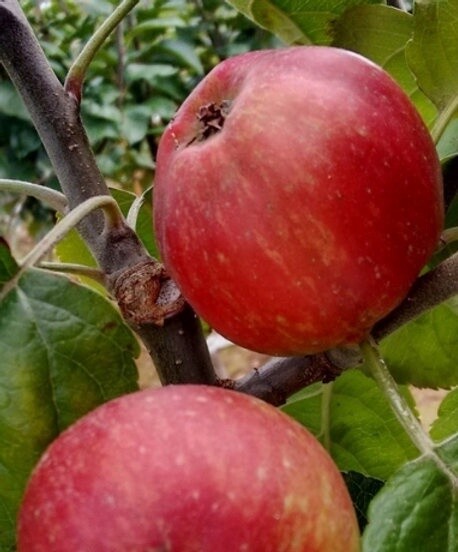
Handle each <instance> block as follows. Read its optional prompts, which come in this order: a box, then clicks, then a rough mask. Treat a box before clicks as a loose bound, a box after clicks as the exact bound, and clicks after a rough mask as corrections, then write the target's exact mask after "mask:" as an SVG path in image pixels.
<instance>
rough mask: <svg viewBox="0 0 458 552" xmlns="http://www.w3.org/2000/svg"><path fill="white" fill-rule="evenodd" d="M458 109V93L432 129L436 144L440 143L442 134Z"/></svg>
mask: <svg viewBox="0 0 458 552" xmlns="http://www.w3.org/2000/svg"><path fill="white" fill-rule="evenodd" d="M457 110H458V95H456V96H455V97H454V98H453V99H452V100H451V101H450V102H449V103H448V104H447V105H446V106H445V109H443V110H442V111H441V112H440V113H439V115H438V117H437V119H436V121H435V123H434V125H433V128H432V129H431V136H432V138H433V140H434V143H435V144H438V143H439V140H440V139H441V137H442V135H443V134H444V131H445V129H446V128H447V125H448V123H449V122H450V120H451V119H452V117H453V115H455V112H456V111H457Z"/></svg>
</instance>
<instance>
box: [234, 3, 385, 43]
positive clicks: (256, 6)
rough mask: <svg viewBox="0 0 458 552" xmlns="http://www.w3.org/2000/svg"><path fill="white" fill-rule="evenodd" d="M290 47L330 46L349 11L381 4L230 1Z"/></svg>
mask: <svg viewBox="0 0 458 552" xmlns="http://www.w3.org/2000/svg"><path fill="white" fill-rule="evenodd" d="M229 3H230V4H232V5H233V6H234V7H235V8H237V9H238V10H239V11H240V12H241V13H243V14H244V15H245V16H247V17H248V18H249V19H251V20H252V21H254V22H255V23H257V24H258V25H259V26H261V27H263V28H265V29H267V30H269V31H271V32H272V33H274V34H275V35H277V36H278V37H279V38H281V39H282V40H283V41H284V42H286V43H287V44H330V43H331V42H332V39H333V32H332V25H333V23H334V22H335V21H337V20H338V18H339V17H340V16H341V15H342V14H343V13H344V12H345V11H346V10H348V9H350V8H352V7H354V6H358V5H361V4H368V3H369V4H379V3H380V2H379V1H378V0H323V1H321V2H316V1H314V0H305V1H304V0H229Z"/></svg>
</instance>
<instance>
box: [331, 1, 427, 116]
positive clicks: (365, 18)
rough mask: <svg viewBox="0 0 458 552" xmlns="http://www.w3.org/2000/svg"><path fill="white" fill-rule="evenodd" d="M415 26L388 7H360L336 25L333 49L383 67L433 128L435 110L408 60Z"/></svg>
mask: <svg viewBox="0 0 458 552" xmlns="http://www.w3.org/2000/svg"><path fill="white" fill-rule="evenodd" d="M413 23H414V18H413V16H412V15H410V14H408V13H406V12H403V11H401V10H398V9H395V8H391V7H389V6H383V5H375V6H374V5H365V6H357V7H355V8H352V9H351V10H348V11H347V12H345V13H344V14H343V15H342V17H340V18H339V19H338V20H337V21H336V24H335V26H334V33H335V34H334V41H333V46H338V47H341V48H346V49H347V50H352V51H353V52H357V53H359V54H361V55H363V56H365V57H367V58H368V59H371V60H372V61H374V62H375V63H377V64H378V65H380V66H381V67H383V68H384V69H385V70H386V71H387V72H388V73H390V75H391V76H392V77H393V78H394V79H395V80H396V82H397V83H398V84H399V85H400V86H401V87H402V88H403V89H404V91H405V92H406V93H407V94H408V96H409V97H410V99H411V101H412V102H413V103H414V104H415V106H416V108H417V109H418V111H419V112H420V114H421V115H422V117H423V119H424V120H425V122H426V123H427V124H429V125H431V124H432V122H433V121H434V119H435V117H436V115H437V112H436V109H435V107H434V105H433V104H432V103H431V101H430V100H429V99H428V98H427V97H426V96H425V95H424V94H423V93H422V92H421V91H420V89H419V88H418V84H417V82H416V80H415V77H414V75H413V73H412V72H411V70H410V69H409V67H408V65H407V62H406V57H405V50H406V45H407V43H408V42H409V40H410V39H411V37H412V34H413Z"/></svg>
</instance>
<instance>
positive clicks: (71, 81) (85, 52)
mask: <svg viewBox="0 0 458 552" xmlns="http://www.w3.org/2000/svg"><path fill="white" fill-rule="evenodd" d="M139 1H140V0H123V1H122V2H121V3H120V4H119V6H118V7H117V8H116V9H115V10H114V11H113V13H112V14H111V15H110V16H109V17H108V18H107V19H106V20H105V21H104V22H103V23H102V25H101V26H100V27H99V28H98V29H97V30H96V32H95V33H94V34H93V35H92V37H91V38H90V40H89V41H88V42H87V43H86V45H85V46H84V48H83V49H82V50H81V52H80V54H79V55H78V57H77V58H76V59H75V61H74V62H73V63H72V65H71V67H70V69H69V71H68V74H67V77H66V79H65V83H64V88H65V90H66V91H67V92H68V93H70V94H72V95H73V96H74V97H75V99H76V100H77V102H78V103H80V101H81V88H82V85H83V80H84V75H85V74H86V72H87V69H88V67H89V65H90V63H91V62H92V60H93V59H94V57H95V56H96V54H97V52H98V51H99V50H100V48H101V47H102V46H103V44H104V42H105V40H106V39H107V38H108V37H109V36H110V34H111V33H112V32H113V30H114V29H115V28H116V27H117V26H118V25H119V23H121V21H122V20H123V19H124V18H125V17H126V15H127V14H128V13H129V12H130V11H131V10H132V9H133V8H134V7H135V6H136V5H137V4H138V2H139Z"/></svg>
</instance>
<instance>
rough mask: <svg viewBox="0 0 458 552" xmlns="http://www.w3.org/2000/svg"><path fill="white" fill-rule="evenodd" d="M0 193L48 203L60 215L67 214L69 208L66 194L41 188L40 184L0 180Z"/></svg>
mask: <svg viewBox="0 0 458 552" xmlns="http://www.w3.org/2000/svg"><path fill="white" fill-rule="evenodd" d="M0 191H2V192H13V193H15V194H24V195H27V196H31V197H35V198H37V199H39V200H40V201H43V202H44V203H47V204H48V205H50V206H51V207H52V208H53V209H55V210H56V211H58V212H59V213H65V211H66V210H67V207H68V202H67V198H66V197H65V196H64V194H62V193H60V192H58V191H56V190H52V189H51V188H46V187H45V186H41V185H40V184H34V183H31V182H24V181H23V180H11V179H7V178H0Z"/></svg>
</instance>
